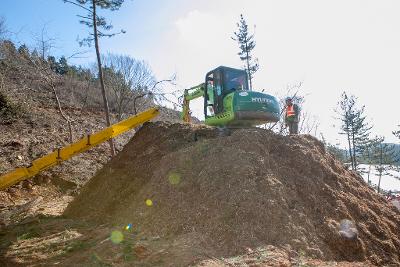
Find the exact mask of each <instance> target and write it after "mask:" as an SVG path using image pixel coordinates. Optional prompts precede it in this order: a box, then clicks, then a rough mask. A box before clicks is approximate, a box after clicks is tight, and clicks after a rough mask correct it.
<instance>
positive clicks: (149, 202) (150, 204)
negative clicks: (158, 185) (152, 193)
mask: <svg viewBox="0 0 400 267" xmlns="http://www.w3.org/2000/svg"><path fill="white" fill-rule="evenodd" d="M146 206H147V207H151V206H153V201H152V200H151V199H146Z"/></svg>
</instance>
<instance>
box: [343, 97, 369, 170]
mask: <svg viewBox="0 0 400 267" xmlns="http://www.w3.org/2000/svg"><path fill="white" fill-rule="evenodd" d="M356 100H357V99H356V97H354V96H350V97H349V96H347V94H346V92H343V93H342V95H341V100H340V101H339V103H338V106H339V110H337V113H338V114H339V116H340V118H339V119H340V120H341V122H342V125H341V130H342V132H340V134H344V135H346V137H347V143H348V151H349V157H350V161H351V167H352V169H353V170H357V167H358V160H357V159H358V157H361V156H362V154H363V152H364V150H365V148H366V147H367V146H368V142H369V140H370V139H369V135H370V131H371V128H372V126H369V125H368V123H367V122H366V121H365V120H366V116H365V115H364V110H365V107H364V106H362V107H361V108H358V107H357V106H356Z"/></svg>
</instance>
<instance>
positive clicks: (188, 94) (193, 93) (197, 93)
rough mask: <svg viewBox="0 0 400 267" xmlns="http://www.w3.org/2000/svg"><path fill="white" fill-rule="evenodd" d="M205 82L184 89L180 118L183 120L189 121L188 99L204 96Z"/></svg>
mask: <svg viewBox="0 0 400 267" xmlns="http://www.w3.org/2000/svg"><path fill="white" fill-rule="evenodd" d="M204 88H205V84H204V83H201V84H199V85H197V86H194V87H191V88H189V89H185V92H184V94H183V108H182V120H183V121H184V122H190V107H189V104H190V101H191V100H193V99H196V98H199V97H204V92H205V90H204Z"/></svg>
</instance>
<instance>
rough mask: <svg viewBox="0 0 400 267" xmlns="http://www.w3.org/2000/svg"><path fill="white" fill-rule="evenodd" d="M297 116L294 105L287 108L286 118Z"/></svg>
mask: <svg viewBox="0 0 400 267" xmlns="http://www.w3.org/2000/svg"><path fill="white" fill-rule="evenodd" d="M293 116H296V112H295V111H294V105H291V106H287V108H286V117H293Z"/></svg>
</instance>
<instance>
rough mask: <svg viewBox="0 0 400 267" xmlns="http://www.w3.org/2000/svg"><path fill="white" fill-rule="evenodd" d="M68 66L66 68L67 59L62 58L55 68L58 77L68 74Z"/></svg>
mask: <svg viewBox="0 0 400 267" xmlns="http://www.w3.org/2000/svg"><path fill="white" fill-rule="evenodd" d="M69 68H70V67H69V66H68V62H67V59H66V58H65V57H64V56H62V57H61V58H60V59H59V60H58V63H57V67H56V72H57V73H58V74H60V75H65V74H67V73H68V71H69Z"/></svg>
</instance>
